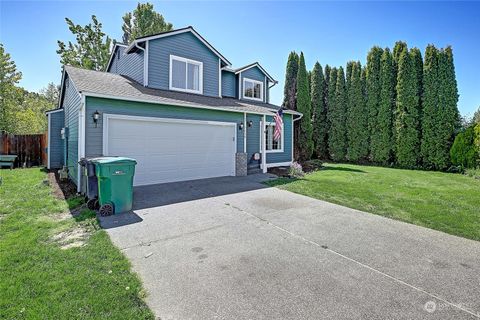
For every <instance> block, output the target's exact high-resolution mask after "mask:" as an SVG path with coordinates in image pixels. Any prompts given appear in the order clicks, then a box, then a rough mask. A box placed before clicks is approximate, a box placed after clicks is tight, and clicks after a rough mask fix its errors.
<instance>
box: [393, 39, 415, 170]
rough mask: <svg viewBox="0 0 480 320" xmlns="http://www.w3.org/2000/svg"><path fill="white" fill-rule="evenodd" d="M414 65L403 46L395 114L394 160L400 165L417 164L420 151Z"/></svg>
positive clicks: (409, 165)
mask: <svg viewBox="0 0 480 320" xmlns="http://www.w3.org/2000/svg"><path fill="white" fill-rule="evenodd" d="M416 82H417V78H416V73H415V65H414V62H413V60H412V57H411V55H410V54H409V52H408V49H407V48H406V47H405V48H404V49H403V50H402V52H401V54H400V58H399V60H398V74H397V99H396V115H395V133H396V134H395V139H396V152H395V155H396V160H397V164H398V165H399V166H401V167H406V168H414V167H417V165H418V158H419V157H418V156H419V151H420V134H419V110H418V107H419V97H418V95H417V85H416Z"/></svg>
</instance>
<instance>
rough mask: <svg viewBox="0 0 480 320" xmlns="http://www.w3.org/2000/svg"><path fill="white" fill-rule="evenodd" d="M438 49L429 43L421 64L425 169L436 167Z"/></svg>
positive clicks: (423, 161) (422, 152) (422, 150)
mask: <svg viewBox="0 0 480 320" xmlns="http://www.w3.org/2000/svg"><path fill="white" fill-rule="evenodd" d="M438 54H439V52H438V50H437V48H435V46H434V45H431V44H429V45H428V46H427V48H426V49H425V63H424V65H423V95H422V107H423V112H422V142H421V155H422V163H423V166H424V167H425V168H426V169H437V161H436V156H437V151H436V148H437V139H438V137H437V132H436V131H437V129H438V126H439V125H440V123H439V119H440V110H439V100H438V99H439V92H438V89H439V86H438V85H439V83H438V80H439V69H438Z"/></svg>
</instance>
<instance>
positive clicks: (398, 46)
mask: <svg viewBox="0 0 480 320" xmlns="http://www.w3.org/2000/svg"><path fill="white" fill-rule="evenodd" d="M406 48H407V43H406V42H404V41H397V42H395V46H394V47H393V67H394V72H395V76H396V73H397V72H398V61H399V60H400V55H401V54H402V52H403V50H404V49H406Z"/></svg>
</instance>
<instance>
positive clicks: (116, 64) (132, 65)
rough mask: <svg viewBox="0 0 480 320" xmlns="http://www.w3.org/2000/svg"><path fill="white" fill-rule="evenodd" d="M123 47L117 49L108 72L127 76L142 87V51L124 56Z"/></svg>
mask: <svg viewBox="0 0 480 320" xmlns="http://www.w3.org/2000/svg"><path fill="white" fill-rule="evenodd" d="M124 51H125V48H124V47H117V49H116V52H115V56H114V57H113V58H112V63H111V64H110V68H109V69H108V72H111V73H116V74H121V75H124V76H127V77H129V78H131V79H133V80H135V81H137V82H138V83H140V84H142V85H143V62H144V59H143V51H141V50H139V51H138V52H133V53H129V54H124Z"/></svg>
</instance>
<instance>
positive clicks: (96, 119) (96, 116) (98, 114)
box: [92, 111, 100, 128]
mask: <svg viewBox="0 0 480 320" xmlns="http://www.w3.org/2000/svg"><path fill="white" fill-rule="evenodd" d="M92 118H93V123H95V128H96V127H97V122H98V119H100V112H98V111H95V112H94V113H93V114H92Z"/></svg>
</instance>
